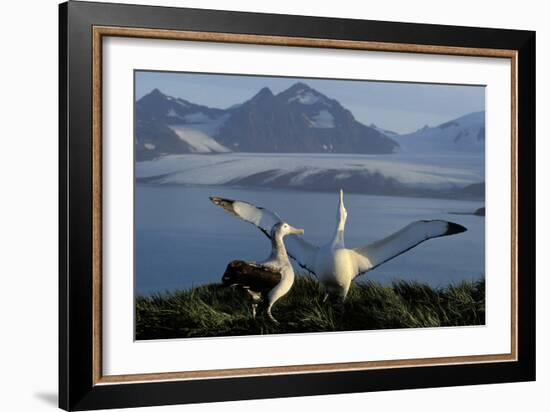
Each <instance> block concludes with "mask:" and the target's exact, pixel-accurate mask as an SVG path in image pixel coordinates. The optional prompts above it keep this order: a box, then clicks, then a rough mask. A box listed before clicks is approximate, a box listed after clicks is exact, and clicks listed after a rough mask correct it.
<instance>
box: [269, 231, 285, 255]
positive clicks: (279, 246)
mask: <svg viewBox="0 0 550 412" xmlns="http://www.w3.org/2000/svg"><path fill="white" fill-rule="evenodd" d="M283 237H284V236H283V235H282V234H280V233H275V234H274V235H273V236H272V237H271V258H276V259H279V260H281V259H283V260H288V255H287V253H286V247H285V242H284V241H283Z"/></svg>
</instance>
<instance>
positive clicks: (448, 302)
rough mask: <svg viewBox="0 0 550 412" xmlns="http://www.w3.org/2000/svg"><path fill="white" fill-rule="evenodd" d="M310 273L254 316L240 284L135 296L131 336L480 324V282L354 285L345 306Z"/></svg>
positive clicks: (482, 312)
mask: <svg viewBox="0 0 550 412" xmlns="http://www.w3.org/2000/svg"><path fill="white" fill-rule="evenodd" d="M323 296H324V295H323V293H322V291H321V290H320V289H319V286H318V283H317V281H316V280H315V279H312V278H310V277H307V276H299V277H297V279H296V281H295V283H294V286H293V288H292V290H291V291H290V292H289V294H288V295H286V296H285V297H284V298H282V299H281V300H280V301H279V302H277V304H276V305H275V306H274V308H273V315H274V316H275V317H276V318H277V320H279V324H274V323H273V322H271V321H270V320H269V319H268V318H267V316H264V314H263V312H259V314H258V316H257V317H256V319H253V318H252V316H251V312H250V304H249V302H248V301H247V300H246V299H244V298H243V293H242V291H239V290H235V289H233V288H226V287H221V286H220V285H215V284H211V285H206V286H200V287H197V288H194V289H190V290H182V291H177V292H173V293H165V294H158V295H154V296H151V297H138V298H137V300H136V337H137V339H138V340H144V339H167V338H184V337H208V336H239V335H263V334H271V333H297V332H330V331H349V330H369V329H396V328H423V327H438V326H467V325H483V324H485V281H484V280H479V281H477V282H461V283H458V284H455V285H450V286H447V287H444V288H432V287H430V286H428V285H425V284H421V283H416V282H414V283H413V282H404V281H399V282H394V283H393V284H391V285H390V286H383V285H380V284H379V283H376V282H367V283H357V284H353V285H352V287H351V289H350V292H349V294H348V297H347V299H346V301H345V303H344V305H343V307H342V306H341V305H331V304H330V303H328V302H325V303H324V302H323Z"/></svg>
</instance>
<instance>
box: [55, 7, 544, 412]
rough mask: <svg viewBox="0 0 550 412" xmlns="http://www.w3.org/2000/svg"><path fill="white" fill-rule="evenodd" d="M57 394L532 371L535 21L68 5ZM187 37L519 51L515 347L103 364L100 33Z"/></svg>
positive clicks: (155, 401)
mask: <svg viewBox="0 0 550 412" xmlns="http://www.w3.org/2000/svg"><path fill="white" fill-rule="evenodd" d="M59 12H60V26H59V28H60V35H59V42H60V43H59V44H60V48H59V50H60V70H59V85H60V111H59V116H60V119H59V120H60V122H59V124H60V144H59V148H60V149H59V150H60V157H59V162H60V163H59V170H60V173H59V176H60V180H59V187H60V210H59V213H60V215H59V216H60V227H59V230H60V248H59V262H60V263H59V265H60V269H59V299H60V301H59V304H60V309H59V325H60V328H59V330H60V332H59V333H60V335H59V342H60V345H59V359H60V361H59V365H60V366H59V392H60V396H59V406H60V407H61V408H63V409H65V410H89V409H102V408H115V407H136V406H151V405H164V404H166V405H167V404H178V403H192V402H216V401H225V400H238V399H259V398H269V397H289V396H306V395H320V394H336V393H351V392H361V391H379V390H393V389H404V388H426V387H441V386H453V385H471V384H484V383H498V382H516V381H529V380H534V379H535V247H534V246H535V213H534V212H535V210H534V209H535V202H534V199H535V33H534V32H530V31H515V30H503V29H485V28H466V27H455V26H439V25H437V26H436V25H427V24H409V23H390V22H379V21H362V20H351V19H349V20H348V19H329V18H318V17H304V16H288V15H269V14H256V13H241V12H226V11H213V10H198V9H179V8H168V7H149V6H132V5H120V4H105V3H103V4H101V3H86V2H72V1H71V2H69V3H64V4H61V5H60V9H59ZM105 37H127V38H147V39H170V40H176V41H177V40H192V41H200V42H221V43H238V44H260V45H278V46H286V47H313V48H328V49H352V50H369V51H390V52H397V53H420V54H434V55H455V56H479V57H493V58H502V59H509V60H510V61H511V67H512V70H511V76H512V79H511V84H512V89H511V90H512V96H511V101H512V105H511V107H510V119H509V120H507V119H506V120H505V121H510V122H511V131H512V136H511V141H512V150H511V152H512V156H511V159H510V163H511V170H512V175H511V176H510V179H511V182H512V196H511V199H510V202H511V210H512V214H511V216H510V222H509V224H510V225H511V228H512V239H511V240H512V241H511V245H510V247H511V255H512V259H511V262H510V267H511V273H512V276H511V281H512V285H511V290H512V294H511V296H510V302H511V309H512V311H511V314H510V319H511V332H512V334H511V336H510V347H511V351H510V353H506V354H494V355H472V356H457V357H433V358H422V359H391V360H384V361H365V362H352V363H325V364H315V365H286V366H272V367H262V368H238V369H220V370H204V371H196V370H195V371H181V372H165V373H151V374H130V375H115V376H113V375H104V374H103V372H102V358H103V357H102V319H103V318H102V293H101V291H102V271H101V265H102V203H101V201H102V184H103V181H102V180H103V179H104V178H105V176H103V175H102V166H101V164H102V163H101V162H102V113H103V106H102V40H103V39H104V38H105Z"/></svg>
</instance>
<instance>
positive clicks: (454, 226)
mask: <svg viewBox="0 0 550 412" xmlns="http://www.w3.org/2000/svg"><path fill="white" fill-rule="evenodd" d="M467 230H468V229H466V228H465V227H464V226H462V225H459V224H458V223H453V222H447V231H446V232H445V235H456V234H457V233H462V232H466V231H467Z"/></svg>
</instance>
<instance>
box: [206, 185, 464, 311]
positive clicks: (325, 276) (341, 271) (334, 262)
mask: <svg viewBox="0 0 550 412" xmlns="http://www.w3.org/2000/svg"><path fill="white" fill-rule="evenodd" d="M210 200H211V201H212V202H213V203H214V204H216V205H218V206H220V207H222V208H223V209H225V210H226V211H228V212H229V213H231V214H233V215H235V216H237V217H239V218H241V219H243V220H245V221H246V222H249V223H252V224H253V225H255V226H257V227H258V228H259V229H260V230H261V231H262V232H263V233H264V234H265V235H266V236H267V237H270V233H271V228H272V227H273V226H274V225H276V224H277V223H280V222H282V219H281V218H280V217H279V216H278V215H277V214H276V213H274V212H272V211H270V210H268V209H265V208H263V207H258V206H255V205H253V204H251V203H248V202H244V201H240V200H231V199H223V198H219V197H211V198H210ZM346 219H347V211H346V208H345V206H344V192H343V191H342V190H340V202H339V206H338V213H337V224H336V228H335V231H334V236H333V238H332V239H331V240H330V241H329V242H328V243H326V244H324V245H322V246H316V245H312V244H311V243H309V242H307V241H306V240H304V239H302V238H299V237H296V236H288V237H287V239H286V242H285V243H286V249H287V253H288V255H289V256H290V257H291V258H293V259H294V260H295V261H296V262H297V263H298V264H299V265H300V266H301V267H303V268H305V269H307V270H308V271H309V272H311V273H312V274H314V275H315V276H316V277H317V278H318V279H319V281H320V282H321V283H322V284H323V286H324V287H325V289H326V292H327V293H329V294H331V295H336V296H338V297H340V298H341V299H342V300H343V299H345V298H346V295H347V294H348V291H349V288H350V285H351V282H352V281H353V279H355V278H356V277H357V276H359V275H361V274H364V273H366V272H368V271H369V270H372V269H374V268H376V267H378V266H380V265H381V264H383V263H386V262H387V261H389V260H391V259H393V258H394V257H396V256H399V255H400V254H402V253H404V252H406V251H408V250H410V249H412V248H414V247H415V246H418V245H419V244H420V243H422V242H424V241H426V240H428V239H433V238H437V237H442V236H449V235H454V234H457V233H461V232H464V231H466V228H465V227H464V226H461V225H459V224H457V223H452V222H447V221H445V220H419V221H416V222H412V223H410V224H409V225H407V226H405V227H404V228H403V229H401V230H399V231H397V232H395V233H394V234H392V235H390V236H388V237H386V238H384V239H381V240H378V241H376V242H373V243H370V244H368V245H365V246H360V247H356V248H353V249H349V248H347V247H346V246H345V243H344V230H345V225H346Z"/></svg>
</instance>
